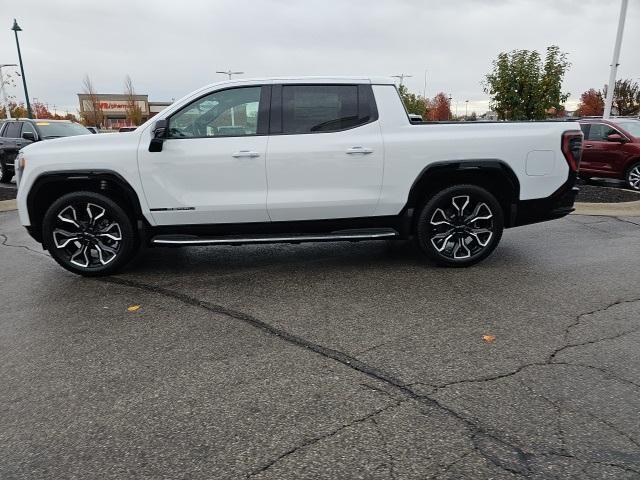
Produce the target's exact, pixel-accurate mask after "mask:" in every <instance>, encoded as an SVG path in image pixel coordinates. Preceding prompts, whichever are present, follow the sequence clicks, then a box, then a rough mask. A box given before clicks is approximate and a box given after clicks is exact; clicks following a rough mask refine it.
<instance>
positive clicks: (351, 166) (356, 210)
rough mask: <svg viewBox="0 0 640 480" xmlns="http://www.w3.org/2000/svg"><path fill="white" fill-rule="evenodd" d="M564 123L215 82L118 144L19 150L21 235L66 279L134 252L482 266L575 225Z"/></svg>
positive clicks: (571, 145)
mask: <svg viewBox="0 0 640 480" xmlns="http://www.w3.org/2000/svg"><path fill="white" fill-rule="evenodd" d="M582 137H583V135H582V132H581V131H580V127H579V125H578V124H577V123H574V124H571V123H567V122H548V123H547V122H544V123H530V122H523V123H499V124H487V123H475V122H473V123H472V122H468V123H459V124H432V123H419V124H418V123H412V122H411V121H410V120H409V117H408V115H407V112H406V110H405V109H404V106H403V104H402V101H401V99H400V96H399V95H398V91H397V89H396V87H395V85H394V83H393V79H364V78H347V79H345V78H326V79H318V78H291V79H286V80H283V79H264V80H237V81H231V82H229V81H227V82H222V83H219V84H214V85H210V86H207V87H204V88H202V89H200V90H198V91H196V92H193V93H192V94H190V95H188V96H186V97H185V98H184V99H183V100H181V101H179V102H177V103H175V104H173V105H171V106H170V107H168V108H167V109H165V110H164V111H162V112H161V113H160V114H158V115H157V116H156V117H154V118H153V119H151V120H149V121H147V122H146V123H145V124H143V125H141V126H140V127H138V129H137V130H136V131H135V132H132V133H131V134H130V135H85V136H83V137H76V138H66V139H62V140H59V141H55V142H49V143H48V144H47V143H46V142H43V143H40V144H33V145H29V146H28V147H27V148H24V149H23V150H21V151H20V154H19V156H18V170H17V172H18V177H17V178H18V182H19V187H18V195H17V203H18V209H19V215H20V221H21V223H22V224H23V225H24V226H25V227H26V228H27V230H28V231H29V233H30V234H31V236H32V237H33V238H34V239H36V240H37V241H38V242H41V243H42V245H43V247H44V248H45V249H48V250H49V252H50V254H51V255H52V257H53V258H54V259H55V260H56V261H57V262H58V263H59V264H60V265H62V266H63V267H64V268H66V269H68V270H70V271H72V272H75V273H79V274H82V275H104V274H109V273H112V272H115V271H117V270H118V269H119V268H121V267H123V266H124V265H125V264H126V263H127V262H128V261H129V260H130V259H131V258H132V257H133V255H134V254H135V252H136V250H137V248H138V246H139V245H141V244H147V245H150V246H186V245H239V244H249V243H274V242H288V243H300V242H310V241H318V242H326V241H337V240H348V241H359V240H376V239H378V240H381V239H389V240H391V239H403V238H409V237H413V238H414V239H415V241H416V243H417V245H418V247H419V248H420V250H421V251H422V252H423V253H424V254H425V255H426V257H428V258H429V259H431V260H433V261H434V262H435V263H437V264H439V265H443V266H452V267H464V266H469V265H473V264H475V263H477V262H479V261H481V260H482V259H484V258H486V257H487V256H488V255H489V254H491V252H492V251H493V250H494V249H495V248H496V246H497V245H498V242H499V241H500V238H501V236H502V232H503V229H504V228H505V227H506V228H508V227H516V226H518V225H525V224H529V223H534V222H540V221H544V220H549V219H553V218H558V217H562V216H564V215H567V214H568V213H569V212H571V211H572V210H573V203H574V199H575V195H576V192H577V188H575V186H574V185H575V182H576V174H577V170H578V165H579V162H580V153H581V145H582Z"/></svg>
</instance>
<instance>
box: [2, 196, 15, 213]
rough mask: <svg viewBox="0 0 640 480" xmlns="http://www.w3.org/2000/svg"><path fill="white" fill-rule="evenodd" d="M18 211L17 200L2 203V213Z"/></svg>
mask: <svg viewBox="0 0 640 480" xmlns="http://www.w3.org/2000/svg"><path fill="white" fill-rule="evenodd" d="M17 209H18V206H17V205H16V201H15V199H13V200H2V201H0V212H10V211H12V210H17Z"/></svg>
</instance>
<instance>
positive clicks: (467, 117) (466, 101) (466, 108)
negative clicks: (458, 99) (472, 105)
mask: <svg viewBox="0 0 640 480" xmlns="http://www.w3.org/2000/svg"><path fill="white" fill-rule="evenodd" d="M464 103H466V106H465V111H464V119H465V120H468V119H469V100H465V101H464Z"/></svg>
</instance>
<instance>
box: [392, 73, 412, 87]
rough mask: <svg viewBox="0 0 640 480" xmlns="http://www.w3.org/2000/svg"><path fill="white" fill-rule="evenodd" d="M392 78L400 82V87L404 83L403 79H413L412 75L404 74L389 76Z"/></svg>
mask: <svg viewBox="0 0 640 480" xmlns="http://www.w3.org/2000/svg"><path fill="white" fill-rule="evenodd" d="M391 76H392V77H393V78H397V79H398V80H400V86H402V83H403V82H404V79H405V78H411V77H413V75H407V74H406V73H401V74H399V75H391Z"/></svg>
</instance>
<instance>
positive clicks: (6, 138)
mask: <svg viewBox="0 0 640 480" xmlns="http://www.w3.org/2000/svg"><path fill="white" fill-rule="evenodd" d="M88 133H91V132H89V130H87V129H86V128H85V127H83V126H82V125H80V124H79V123H75V122H71V121H69V120H34V119H29V118H19V119H15V120H5V121H4V122H2V124H0V182H1V183H9V182H10V181H11V178H12V177H13V175H14V171H15V165H14V161H15V157H16V155H17V154H18V150H20V149H21V148H23V147H24V146H26V145H29V144H30V143H33V142H39V141H41V140H49V139H52V138H60V137H69V136H75V135H86V134H88Z"/></svg>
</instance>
